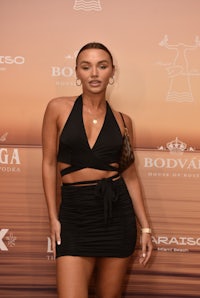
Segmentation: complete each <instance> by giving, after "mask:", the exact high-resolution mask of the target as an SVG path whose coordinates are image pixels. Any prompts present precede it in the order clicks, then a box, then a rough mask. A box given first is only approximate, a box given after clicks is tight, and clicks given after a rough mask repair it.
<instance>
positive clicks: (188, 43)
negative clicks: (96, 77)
mask: <svg viewBox="0 0 200 298" xmlns="http://www.w3.org/2000/svg"><path fill="white" fill-rule="evenodd" d="M199 11H200V2H199V0H168V1H166V0H148V1H147V0H124V1H114V0H110V1H106V0H87V1H86V0H85V1H84V0H77V1H76V0H57V1H56V0H43V1H33V0H32V1H26V0H18V1H11V0H1V1H0V36H1V44H0V80H1V88H0V123H1V125H0V199H1V201H0V202H1V206H0V275H1V278H0V296H1V297H10V298H11V297H30V298H32V297H41V298H42V297H48V298H49V297H52V298H55V297H56V285H55V262H54V260H53V258H52V252H51V246H50V238H49V228H48V218H47V209H46V205H45V200H44V195H43V189H42V181H41V124H42V117H43V114H44V110H45V107H46V105H47V103H48V101H49V100H50V99H51V98H53V97H56V96H64V95H76V94H77V95H78V94H79V93H80V92H81V90H80V89H79V88H78V87H77V86H76V85H75V73H74V62H75V57H76V53H77V51H78V49H79V48H80V47H81V46H82V45H84V44H85V43H87V42H89V41H100V42H102V43H104V44H105V45H107V46H108V48H109V49H110V50H111V52H112V53H113V56H114V60H115V65H116V76H115V84H114V86H110V87H109V90H108V94H107V98H108V100H109V102H110V103H111V105H112V106H113V107H114V108H116V109H118V110H121V111H123V112H125V113H127V114H129V115H130V116H131V118H132V120H133V124H134V132H135V151H136V163H137V167H138V173H139V176H140V178H141V184H142V188H143V193H144V198H145V204H146V205H147V208H148V213H149V218H150V221H151V225H152V228H153V235H152V239H153V243H154V252H153V257H152V260H151V262H150V265H149V266H148V267H147V268H142V267H140V265H139V264H138V254H139V250H138V249H137V250H136V252H135V254H134V255H133V260H132V263H131V264H130V267H129V272H128V276H127V280H126V282H125V288H124V297H138V298H139V297H140V298H141V297H159V298H160V297H162V298H165V297H166V298H167V297H181V298H183V297H188V298H189V297H190V298H192V297H199V292H200V286H199V277H200V274H199V260H200V236H199V217H200V204H199V192H200V183H199V181H200V139H199V135H200V117H199V110H200V100H199V98H200V89H199V84H200V31H199ZM138 247H139V239H138ZM90 292H91V293H90V296H91V297H93V285H92V284H91V290H90Z"/></svg>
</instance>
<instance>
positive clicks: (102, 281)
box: [96, 257, 131, 298]
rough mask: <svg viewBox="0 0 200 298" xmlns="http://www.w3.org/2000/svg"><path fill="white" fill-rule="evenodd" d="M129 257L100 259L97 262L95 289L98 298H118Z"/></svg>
mask: <svg viewBox="0 0 200 298" xmlns="http://www.w3.org/2000/svg"><path fill="white" fill-rule="evenodd" d="M130 259H131V257H128V258H101V259H98V261H97V272H96V289H97V297H98V298H119V297H121V294H122V288H123V283H124V277H125V275H126V272H127V269H128V265H129V262H130Z"/></svg>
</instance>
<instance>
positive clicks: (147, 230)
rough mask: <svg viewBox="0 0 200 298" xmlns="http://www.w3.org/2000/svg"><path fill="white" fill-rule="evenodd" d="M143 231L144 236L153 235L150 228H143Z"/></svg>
mask: <svg viewBox="0 0 200 298" xmlns="http://www.w3.org/2000/svg"><path fill="white" fill-rule="evenodd" d="M141 231H142V234H144V233H145V234H151V229H150V228H142V229H141Z"/></svg>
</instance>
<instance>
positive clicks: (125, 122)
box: [119, 112, 127, 128]
mask: <svg viewBox="0 0 200 298" xmlns="http://www.w3.org/2000/svg"><path fill="white" fill-rule="evenodd" d="M119 113H120V116H121V117H122V120H123V123H124V127H125V128H127V127H126V122H125V120H124V117H123V114H122V113H121V112H119Z"/></svg>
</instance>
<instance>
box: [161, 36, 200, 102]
mask: <svg viewBox="0 0 200 298" xmlns="http://www.w3.org/2000/svg"><path fill="white" fill-rule="evenodd" d="M159 45H160V46H161V47H165V48H166V49H167V50H169V51H172V52H173V53H174V58H173V60H172V61H171V62H169V63H167V64H166V63H162V62H160V63H159V64H160V65H162V66H164V67H165V68H166V71H167V74H168V77H169V88H168V92H167V96H166V100H168V101H176V102H192V101H194V98H193V94H192V88H191V77H192V76H200V70H198V71H197V70H192V69H190V66H189V59H188V58H189V57H188V54H190V53H191V51H194V50H196V49H197V48H198V47H200V39H199V37H198V36H196V38H195V43H194V45H187V44H184V43H176V44H169V43H168V36H167V35H165V36H164V38H163V39H162V40H161V42H160V43H159Z"/></svg>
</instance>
